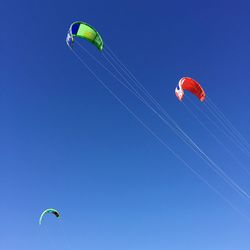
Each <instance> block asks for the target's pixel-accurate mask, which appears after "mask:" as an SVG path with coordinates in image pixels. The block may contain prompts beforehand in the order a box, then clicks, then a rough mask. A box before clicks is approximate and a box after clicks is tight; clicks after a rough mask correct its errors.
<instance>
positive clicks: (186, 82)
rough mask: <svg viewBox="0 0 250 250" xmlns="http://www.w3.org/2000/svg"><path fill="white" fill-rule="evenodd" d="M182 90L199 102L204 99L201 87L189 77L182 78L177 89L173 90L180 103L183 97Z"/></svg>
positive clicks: (204, 95)
mask: <svg viewBox="0 0 250 250" xmlns="http://www.w3.org/2000/svg"><path fill="white" fill-rule="evenodd" d="M184 90H187V91H189V92H191V93H192V94H193V95H195V96H196V97H197V98H198V99H199V100H200V101H201V102H203V101H204V100H205V98H206V93H205V91H204V90H203V88H202V87H201V85H200V84H199V83H198V82H197V81H195V80H194V79H192V78H190V77H183V78H181V79H180V81H179V83H178V85H177V87H176V88H175V94H176V96H177V98H178V99H179V101H182V99H183V97H184Z"/></svg>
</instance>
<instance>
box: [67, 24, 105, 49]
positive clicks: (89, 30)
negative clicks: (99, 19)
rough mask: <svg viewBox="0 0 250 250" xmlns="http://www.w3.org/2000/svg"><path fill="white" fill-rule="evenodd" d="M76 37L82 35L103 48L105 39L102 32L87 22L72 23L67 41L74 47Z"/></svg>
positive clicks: (81, 36)
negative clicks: (101, 34)
mask: <svg viewBox="0 0 250 250" xmlns="http://www.w3.org/2000/svg"><path fill="white" fill-rule="evenodd" d="M75 37H80V38H84V39H86V40H88V41H89V42H91V43H93V44H94V45H95V46H96V47H97V48H98V49H99V50H100V51H102V50H103V40H102V38H101V36H100V34H99V33H98V32H97V31H96V29H94V28H93V27H92V26H90V25H89V24H87V23H84V22H74V23H72V24H71V25H70V28H69V31H68V34H67V38H66V43H67V44H68V46H69V47H70V48H73V44H74V41H75Z"/></svg>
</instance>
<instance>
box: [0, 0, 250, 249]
mask: <svg viewBox="0 0 250 250" xmlns="http://www.w3.org/2000/svg"><path fill="white" fill-rule="evenodd" d="M249 13H250V3H249V1H231V0H229V1H193V0H192V1H184V0H182V1H163V0H162V1H158V0H155V1H148V2H147V1H132V0H128V1H115V0H106V1H77V0H75V1H64V0H62V1H51V0H50V1H49V0H43V1H25V0H23V1H17V0H14V1H11V0H10V1H4V2H3V3H2V4H1V17H0V20H1V44H0V51H1V61H0V68H1V81H0V117H1V122H0V169H1V174H0V199H1V200H0V214H1V223H0V248H1V249H4V250H34V249H36V250H40V249H43V250H44V249H46V250H50V249H51V250H55V249H61V250H63V249H68V250H69V249H70V250H72V249H76V250H78V249H79V250H80V249H81V250H82V249H88V250H99V249H100V250H104V249H105V250H118V249H119V250H167V249H169V250H235V249H237V250H248V249H249V246H250V237H249V236H250V223H249V222H247V220H246V219H245V218H244V217H242V216H240V215H239V214H238V213H236V212H235V211H234V210H233V209H231V208H230V206H228V204H227V203H225V202H224V201H223V200H222V199H221V198H220V197H219V196H217V195H216V194H215V193H214V192H212V191H211V190H210V189H209V188H208V187H207V186H206V185H204V183H203V182H201V181H200V180H199V179H198V178H197V177H196V176H195V175H193V174H192V173H191V172H190V171H189V170H188V169H187V168H185V166H183V164H182V163H181V162H180V161H178V160H177V159H176V158H175V157H174V156H173V155H171V154H170V153H169V152H168V151H166V149H165V148H164V147H163V146H162V145H161V144H159V142H157V141H156V140H155V138H153V137H152V136H151V135H150V134H148V132H147V131H146V130H145V129H144V128H143V127H142V126H141V125H140V124H139V123H138V122H136V120H135V119H133V117H131V115H130V114H129V113H128V112H127V111H126V110H125V109H124V108H123V107H122V106H121V105H119V104H118V103H117V102H116V101H115V100H114V98H113V97H112V96H110V95H109V94H108V93H107V92H106V91H105V89H103V88H102V87H101V86H100V85H99V84H98V82H97V81H96V80H95V79H94V78H93V76H91V75H90V73H89V72H88V71H87V70H86V69H84V68H83V67H82V65H81V64H80V63H79V62H78V61H77V60H76V58H75V57H74V56H73V55H72V53H70V51H69V49H68V48H67V46H66V43H65V37H66V33H67V30H68V27H69V25H70V23H71V22H73V21H75V20H82V21H86V22H88V23H90V24H92V25H93V26H94V27H96V28H97V29H98V31H99V32H100V33H101V34H102V37H103V39H104V41H105V42H106V43H107V44H108V45H109V46H110V47H111V48H112V49H113V50H114V51H115V52H116V54H117V55H118V56H119V58H120V59H121V60H122V61H123V62H124V63H125V64H126V65H127V66H128V67H129V68H130V69H131V70H132V72H133V73H134V74H135V75H136V76H137V78H138V79H140V81H141V82H143V84H144V85H145V86H146V87H147V89H148V90H149V91H150V93H152V95H154V96H155V97H156V98H157V99H158V100H159V101H160V103H161V104H162V105H163V106H164V108H166V110H167V111H168V112H169V113H170V114H171V115H172V116H173V117H174V118H175V120H176V121H177V122H178V123H179V124H180V125H181V126H182V127H183V128H185V130H186V131H187V132H188V133H189V135H190V136H191V137H192V138H194V139H195V140H196V141H197V142H198V143H199V144H200V145H201V146H202V148H203V149H204V150H205V151H206V152H207V153H208V154H209V155H210V156H211V157H212V158H213V159H214V160H215V161H216V162H217V163H218V164H220V166H221V167H222V168H223V169H224V170H225V171H226V172H227V173H228V174H229V175H230V176H232V177H234V178H235V180H237V182H238V183H239V184H240V185H241V186H242V187H244V188H245V189H246V190H248V191H250V184H249V178H250V175H246V173H244V172H243V171H242V170H241V169H239V168H238V166H236V164H235V163H234V162H233V161H231V160H230V158H229V157H228V156H227V155H226V153H225V151H223V149H222V148H220V147H219V146H218V145H217V144H216V143H215V141H214V140H213V139H212V138H211V137H210V136H209V134H207V132H206V131H205V130H203V129H202V128H201V126H199V124H197V123H196V122H195V121H193V118H192V117H191V116H190V114H188V113H187V111H186V110H185V109H184V107H183V105H181V104H180V103H179V102H178V101H177V99H176V97H175V95H174V88H175V86H176V84H177V82H178V80H179V78H180V77H182V76H186V75H189V76H191V77H194V78H195V79H197V80H198V81H199V82H201V83H202V84H203V86H204V88H205V89H206V91H207V94H208V96H209V97H210V98H211V99H212V100H213V101H214V102H215V103H216V104H217V105H218V106H219V107H220V109H221V110H223V112H224V113H225V114H226V115H227V117H228V118H229V119H230V120H231V121H232V122H233V124H234V125H235V126H236V127H237V129H239V130H240V131H241V132H242V134H243V135H244V136H245V137H246V138H247V139H248V141H250V115H249V106H250V99H249V93H248V92H249V91H248V89H249V79H250V63H249V62H250V53H249V51H250V49H249V47H250V32H249V23H250V15H249ZM86 46H87V47H88V48H89V49H91V50H93V51H92V52H93V53H95V48H92V47H91V46H88V45H86ZM100 74H101V75H100V76H101V77H102V79H104V80H105V81H107V83H108V84H110V86H111V87H112V88H113V89H115V90H116V91H117V92H118V94H119V95H120V96H121V97H122V98H123V99H124V100H126V103H127V104H128V105H129V106H130V107H131V108H132V109H133V110H135V111H136V112H137V114H138V115H140V116H141V117H142V118H143V119H144V120H145V121H146V122H147V123H149V124H150V126H152V128H153V129H155V130H156V131H157V133H159V134H160V135H161V136H162V137H163V138H164V140H165V141H166V142H167V143H169V145H171V147H172V148H174V149H175V150H176V151H177V152H178V153H180V154H181V155H182V156H183V158H184V159H186V160H187V161H188V162H189V163H190V164H191V165H192V166H193V167H194V168H195V169H196V170H197V171H199V173H200V174H201V175H202V176H204V177H205V178H206V179H207V180H208V181H209V182H210V183H212V185H214V186H215V187H216V188H218V190H220V191H221V192H222V193H223V194H224V195H225V196H226V197H227V198H228V199H230V201H232V202H233V203H234V205H236V207H237V208H239V209H240V210H241V211H242V212H244V213H246V214H247V215H248V216H249V215H250V213H249V208H250V206H249V202H246V201H244V200H243V199H241V198H240V197H239V196H238V195H237V194H235V193H234V191H233V190H232V189H230V187H228V186H227V185H226V184H225V183H223V182H222V181H221V179H219V178H218V177H216V176H215V175H214V174H212V173H211V171H209V170H208V168H207V167H206V166H205V165H204V163H203V162H202V161H201V160H199V158H198V157H197V156H196V155H195V154H193V153H192V152H191V151H190V150H188V148H187V147H186V146H184V145H183V144H182V143H181V142H180V141H179V139H178V138H177V137H176V136H175V135H174V134H173V133H172V132H171V131H170V130H169V129H167V128H166V127H164V126H162V125H161V123H160V122H159V121H157V120H156V119H155V118H154V116H153V115H152V114H151V113H150V112H148V111H147V109H146V108H145V107H143V105H140V104H139V103H138V102H137V101H136V99H134V98H133V97H131V96H130V95H129V93H128V92H126V90H125V89H123V88H122V87H121V86H119V85H118V84H117V83H115V82H114V80H112V79H111V78H109V77H108V76H107V74H105V73H100ZM102 74H103V75H102ZM188 105H189V104H188ZM197 114H198V113H197ZM204 121H205V122H207V121H206V120H205V119H204ZM207 125H208V126H211V127H212V125H211V124H207ZM218 136H220V139H221V140H223V141H224V142H225V143H226V144H227V145H228V146H229V147H230V149H231V150H233V153H234V154H235V155H237V157H239V158H241V160H242V161H243V162H244V164H245V165H246V166H247V167H248V168H249V158H248V159H247V158H246V157H244V156H243V155H241V153H240V152H239V151H238V150H237V149H235V148H234V147H233V146H232V145H230V141H228V140H226V138H223V136H222V135H221V134H219V133H218ZM48 207H54V208H56V209H58V210H59V211H60V212H61V214H62V219H61V220H60V222H59V223H58V221H56V220H55V219H54V218H51V219H49V218H46V228H47V230H46V229H45V226H44V227H39V226H38V218H39V214H40V213H41V212H42V210H43V209H45V208H48ZM59 224H60V225H59ZM67 242H69V244H70V246H67Z"/></svg>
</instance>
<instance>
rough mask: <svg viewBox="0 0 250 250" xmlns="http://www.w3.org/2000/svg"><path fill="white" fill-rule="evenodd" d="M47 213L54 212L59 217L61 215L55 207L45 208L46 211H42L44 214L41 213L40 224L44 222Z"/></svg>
mask: <svg viewBox="0 0 250 250" xmlns="http://www.w3.org/2000/svg"><path fill="white" fill-rule="evenodd" d="M47 213H52V214H54V215H55V216H56V217H57V218H59V217H60V214H59V213H58V211H57V210H55V209H54V208H48V209H46V210H44V211H43V212H42V214H41V215H40V218H39V225H41V224H42V220H43V216H44V215H45V214H47Z"/></svg>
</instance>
